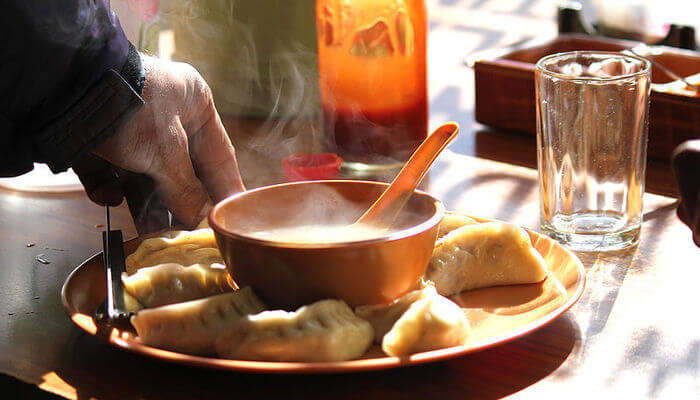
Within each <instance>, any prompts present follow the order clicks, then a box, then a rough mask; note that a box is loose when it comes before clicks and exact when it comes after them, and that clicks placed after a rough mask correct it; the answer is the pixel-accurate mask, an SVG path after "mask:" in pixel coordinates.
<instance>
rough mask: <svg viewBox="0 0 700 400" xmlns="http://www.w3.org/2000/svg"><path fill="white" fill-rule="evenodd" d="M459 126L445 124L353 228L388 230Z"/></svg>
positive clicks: (433, 134) (424, 142)
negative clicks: (365, 227) (366, 226)
mask: <svg viewBox="0 0 700 400" xmlns="http://www.w3.org/2000/svg"><path fill="white" fill-rule="evenodd" d="M458 132H459V125H457V123H456V122H448V123H446V124H443V125H441V126H440V127H439V128H437V129H436V130H435V131H434V132H433V133H432V134H430V136H428V137H427V138H426V139H425V140H424V141H423V143H421V145H420V146H419V147H418V149H416V151H415V152H414V153H413V155H412V156H411V159H410V160H408V162H407V163H406V165H404V167H403V168H402V169H401V172H399V174H398V175H396V178H394V181H393V182H391V185H389V187H388V188H387V189H386V190H385V191H384V193H382V195H381V196H380V197H379V199H377V201H375V202H374V204H372V206H371V207H370V208H369V209H368V210H367V211H366V212H365V213H364V214H363V215H362V216H361V217H360V218H359V219H358V220H357V221H356V222H355V224H371V225H373V226H374V227H377V228H380V229H381V228H383V229H387V228H389V227H390V226H391V225H392V224H393V223H394V221H395V220H396V216H397V215H398V214H399V212H400V211H401V209H402V208H403V206H404V205H405V204H406V201H408V199H409V197H411V194H412V193H413V190H414V189H415V188H416V186H418V184H419V183H420V181H421V180H422V179H423V177H424V176H425V173H426V172H428V170H429V169H430V166H431V165H433V162H434V161H435V159H436V158H437V156H438V154H440V153H441V152H442V150H443V149H444V148H445V147H446V146H447V144H448V143H450V142H451V141H452V139H454V138H455V136H457V133H458Z"/></svg>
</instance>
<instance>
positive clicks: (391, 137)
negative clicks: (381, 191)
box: [316, 0, 428, 170]
mask: <svg viewBox="0 0 700 400" xmlns="http://www.w3.org/2000/svg"><path fill="white" fill-rule="evenodd" d="M316 29H317V34H318V67H319V78H320V94H321V105H322V108H323V118H324V132H325V134H326V136H327V138H328V140H329V142H330V147H331V149H333V150H334V151H336V152H337V153H338V154H339V155H340V156H341V157H342V158H343V160H345V161H346V163H345V166H346V167H348V168H351V169H356V170H368V169H373V168H382V167H384V168H388V167H392V166H393V167H395V166H397V165H400V164H401V163H403V162H404V161H406V160H408V158H409V157H410V155H411V154H412V153H413V151H414V150H415V149H416V148H417V147H418V145H419V144H420V143H421V142H422V141H423V139H425V137H426V134H427V128H428V102H427V81H426V35H427V17H426V7H425V1H424V0H355V1H347V0H317V2H316Z"/></svg>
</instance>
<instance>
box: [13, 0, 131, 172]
mask: <svg viewBox="0 0 700 400" xmlns="http://www.w3.org/2000/svg"><path fill="white" fill-rule="evenodd" d="M0 21H1V24H0V36H3V37H7V38H9V40H8V41H7V46H5V47H0V94H2V96H0V110H1V111H0V176H11V175H17V174H21V173H23V172H26V171H27V170H29V169H31V166H32V163H33V162H46V163H47V164H48V165H49V166H50V167H51V169H52V170H54V171H55V172H58V171H62V170H65V169H67V168H68V167H70V165H71V163H72V162H73V161H75V160H76V159H78V158H79V157H80V156H81V155H82V154H84V153H86V152H89V151H91V150H92V149H93V148H95V147H96V146H97V145H98V144H99V143H101V141H102V140H104V139H105V138H106V137H109V136H110V135H111V134H112V133H114V132H115V131H116V130H118V129H119V127H120V126H121V125H123V124H124V123H125V122H126V121H128V119H129V118H130V117H131V115H133V113H134V112H135V111H136V110H137V109H138V107H139V106H140V105H141V104H142V103H143V101H142V100H141V98H140V97H139V95H138V94H139V92H140V89H141V86H142V82H141V85H139V81H138V78H137V75H138V74H134V73H133V69H134V68H133V67H134V66H133V65H131V68H130V64H129V63H128V62H127V55H128V51H129V44H128V41H127V40H126V37H125V36H124V33H123V31H122V30H121V27H120V25H119V21H118V19H117V18H116V16H115V15H114V14H113V13H112V12H111V11H110V10H109V3H108V1H97V2H83V1H75V0H52V1H43V0H36V1H26V0H11V1H9V5H8V6H6V8H5V10H4V12H3V13H2V16H0ZM135 60H136V61H138V57H135V58H134V57H132V58H131V64H133V63H134V61H135ZM125 64H126V66H125ZM138 67H139V66H136V68H138ZM124 71H126V72H127V73H126V74H124ZM129 71H131V72H132V73H131V74H130V73H129ZM122 75H125V76H126V78H127V79H128V80H129V81H130V82H126V81H125V80H124V77H123V76H122Z"/></svg>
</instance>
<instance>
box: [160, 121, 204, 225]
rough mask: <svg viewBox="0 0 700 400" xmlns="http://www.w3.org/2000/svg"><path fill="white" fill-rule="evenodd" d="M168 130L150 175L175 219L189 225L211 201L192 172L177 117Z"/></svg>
mask: <svg viewBox="0 0 700 400" xmlns="http://www.w3.org/2000/svg"><path fill="white" fill-rule="evenodd" d="M168 129H169V130H171V131H170V132H168V133H167V137H168V138H169V139H168V141H167V142H166V143H164V144H163V145H162V146H161V148H160V151H159V153H158V157H157V158H156V160H155V161H154V165H153V168H152V170H151V171H150V174H151V175H152V176H153V178H154V179H155V181H156V186H157V189H158V192H159V194H160V197H161V198H162V199H163V200H164V201H165V203H166V204H167V206H168V208H169V209H170V211H171V212H172V213H173V215H174V216H175V218H177V219H178V220H180V221H181V222H182V223H184V224H185V225H187V226H190V227H193V226H196V225H197V224H198V223H199V222H200V221H201V220H202V219H203V218H205V217H206V215H207V213H208V212H209V210H210V209H211V207H212V202H211V200H210V199H209V195H208V194H207V192H206V190H205V188H204V186H203V185H202V183H201V182H200V181H199V179H198V178H197V175H196V174H195V172H194V167H193V165H192V161H191V160H190V155H189V146H188V143H187V136H186V134H185V131H184V129H183V128H182V125H181V124H180V121H179V119H178V118H174V120H173V121H172V123H170V124H169V127H168Z"/></svg>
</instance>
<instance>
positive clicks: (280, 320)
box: [216, 300, 373, 362]
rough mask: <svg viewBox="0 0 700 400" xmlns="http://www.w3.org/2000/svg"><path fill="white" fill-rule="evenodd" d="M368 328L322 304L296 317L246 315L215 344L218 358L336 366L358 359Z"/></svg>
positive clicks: (342, 308)
mask: <svg viewBox="0 0 700 400" xmlns="http://www.w3.org/2000/svg"><path fill="white" fill-rule="evenodd" d="M372 338H373V333H372V326H371V325H370V324H369V322H367V321H365V320H363V319H360V318H358V317H357V316H356V315H355V313H353V312H352V310H351V309H350V307H348V305H347V304H346V303H345V302H343V301H340V300H322V301H318V302H316V303H313V304H310V305H307V306H304V307H301V308H299V309H298V310H297V311H295V312H286V311H281V310H277V311H265V312H262V313H260V314H257V315H249V316H247V317H245V318H243V319H242V320H241V322H239V323H238V324H236V325H235V326H234V327H233V328H232V329H230V330H229V331H227V332H226V333H225V334H223V335H222V336H221V337H220V338H219V339H218V340H217V343H216V351H217V353H218V354H219V356H221V357H225V358H233V359H239V360H256V361H308V362H320V361H341V360H350V359H353V358H357V357H360V356H361V355H363V354H364V353H365V351H367V348H368V347H369V346H370V344H371V343H372Z"/></svg>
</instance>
